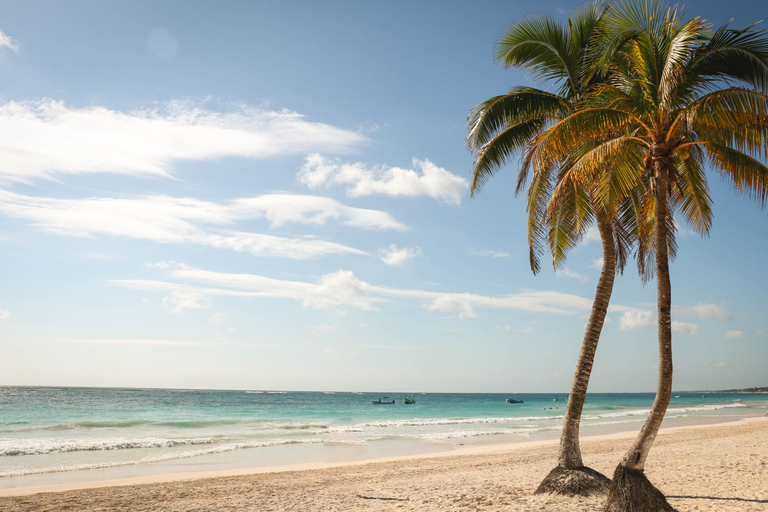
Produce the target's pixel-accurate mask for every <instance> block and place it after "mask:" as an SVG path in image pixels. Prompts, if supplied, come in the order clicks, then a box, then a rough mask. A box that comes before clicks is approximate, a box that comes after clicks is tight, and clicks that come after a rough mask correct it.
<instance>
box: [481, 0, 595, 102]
mask: <svg viewBox="0 0 768 512" xmlns="http://www.w3.org/2000/svg"><path fill="white" fill-rule="evenodd" d="M568 39H569V38H568V32H567V30H566V29H565V27H563V26H562V24H561V23H560V22H559V21H558V20H556V19H554V18H553V17H551V16H548V15H546V14H542V15H538V16H532V17H529V18H525V19H523V20H519V21H517V22H515V23H514V24H512V25H510V26H509V27H508V28H507V30H506V31H505V32H504V34H503V35H502V36H501V37H500V38H499V40H498V42H497V43H496V52H495V53H496V60H497V61H498V62H500V63H501V64H503V65H504V66H506V67H513V66H515V67H524V68H527V69H529V70H530V72H531V74H532V75H533V77H534V78H535V79H536V80H539V81H542V82H550V81H554V82H563V81H564V82H565V83H566V84H569V83H570V84H574V83H576V82H577V80H578V74H579V71H578V66H579V57H580V55H578V54H576V55H573V53H572V51H571V49H572V47H571V44H570V42H569V40H568ZM566 87H568V85H566ZM566 95H567V93H566Z"/></svg>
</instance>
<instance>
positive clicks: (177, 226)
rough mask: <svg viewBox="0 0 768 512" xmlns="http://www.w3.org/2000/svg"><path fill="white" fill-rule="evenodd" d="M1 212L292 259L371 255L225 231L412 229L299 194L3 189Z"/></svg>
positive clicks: (88, 232) (81, 228) (45, 223)
mask: <svg viewBox="0 0 768 512" xmlns="http://www.w3.org/2000/svg"><path fill="white" fill-rule="evenodd" d="M0 213H3V214H5V215H8V216H12V217H18V218H23V219H27V220H29V221H31V222H32V224H33V225H34V226H35V227H37V228H38V229H40V230H41V231H44V232H48V233H55V234H59V235H66V236H97V235H101V236H105V235H106V236H118V237H128V238H134V239H141V240H149V241H154V242H159V243H190V244H198V245H205V246H209V247H215V248H220V249H227V250H233V251H240V252H248V253H250V254H253V255H254V256H270V257H279V258H291V259H307V258H314V257H319V256H323V255H327V254H367V253H365V252H364V251H361V250H358V249H355V248H352V247H348V246H344V245H341V244H338V243H334V242H329V241H325V240H320V239H317V238H314V237H298V238H285V237H279V236H275V235H270V234H263V233H252V232H244V231H238V230H235V229H224V227H225V226H227V227H229V226H232V225H233V224H235V223H237V222H239V221H244V220H250V219H260V218H261V219H266V220H268V221H269V223H270V225H271V226H272V227H279V226H282V225H284V224H287V223H298V224H309V225H322V224H325V223H327V222H330V221H335V222H339V223H341V224H344V225H347V226H351V227H355V228H360V229H376V230H386V229H392V230H400V231H402V230H404V229H407V228H406V226H405V225H403V224H402V223H400V222H398V221H397V220H396V219H394V218H393V217H392V216H391V215H389V214H388V213H386V212H382V211H378V210H366V209H362V208H352V207H349V206H345V205H343V204H341V203H339V202H338V201H335V200H334V199H330V198H327V197H317V196H303V195H291V194H269V195H264V196H259V197H252V198H242V199H235V200H233V201H230V202H227V203H215V202H210V201H201V200H198V199H192V198H174V197H168V196H145V197H139V198H132V199H115V198H88V199H53V198H44V197H30V196H24V195H19V194H15V193H13V192H7V191H3V190H0ZM216 226H220V227H216Z"/></svg>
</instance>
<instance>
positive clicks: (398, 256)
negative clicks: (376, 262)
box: [378, 244, 421, 267]
mask: <svg viewBox="0 0 768 512" xmlns="http://www.w3.org/2000/svg"><path fill="white" fill-rule="evenodd" d="M378 254H379V257H380V258H381V261H383V262H384V264H385V265H389V266H390V267H399V266H400V265H402V264H403V263H405V262H406V261H409V260H412V259H413V258H417V257H419V256H421V248H419V247H403V248H398V247H397V245H395V244H391V245H390V246H389V247H387V248H386V249H379V252H378Z"/></svg>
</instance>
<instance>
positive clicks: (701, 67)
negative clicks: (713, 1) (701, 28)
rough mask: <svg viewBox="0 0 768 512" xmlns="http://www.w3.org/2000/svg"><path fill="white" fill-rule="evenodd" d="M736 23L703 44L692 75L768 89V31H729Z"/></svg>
mask: <svg viewBox="0 0 768 512" xmlns="http://www.w3.org/2000/svg"><path fill="white" fill-rule="evenodd" d="M732 21H733V20H731V21H728V22H726V23H724V24H722V25H721V26H720V27H719V28H718V29H717V30H716V31H715V32H714V33H713V34H712V35H711V36H710V37H709V40H708V41H707V43H706V44H705V45H703V46H702V47H701V48H700V50H699V52H698V54H697V56H696V59H695V61H694V62H693V63H692V65H691V69H690V72H691V73H692V74H695V75H702V76H709V77H711V78H710V80H712V81H714V80H722V79H726V80H727V79H731V80H738V81H741V82H744V83H747V84H749V85H751V86H752V87H755V88H757V89H759V90H762V91H766V90H768V32H766V30H752V28H753V27H754V26H755V25H757V24H755V25H753V26H752V27H749V28H747V29H745V30H733V29H730V28H728V27H729V25H730V24H731V22H732Z"/></svg>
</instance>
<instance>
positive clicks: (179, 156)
mask: <svg viewBox="0 0 768 512" xmlns="http://www.w3.org/2000/svg"><path fill="white" fill-rule="evenodd" d="M0 44H1V41H0ZM0 140H2V141H3V144H2V145H1V146H0V161H2V162H3V165H2V167H0V182H2V181H5V182H31V181H32V180H34V179H37V178H51V177H53V176H54V175H56V174H86V173H110V174H129V175H134V176H161V177H168V176H171V175H172V165H173V164H174V163H175V162H179V161H200V160H211V159H216V158H222V157H241V158H251V159H253V158H266V157H273V156H276V155H283V154H297V153H298V154H302V153H303V154H306V153H307V152H310V151H316V150H317V149H319V148H323V149H324V150H325V151H337V152H346V151H349V150H351V149H352V148H354V147H358V146H360V145H361V144H364V143H366V142H367V141H368V139H367V138H366V137H364V136H363V135H360V134H359V133H356V132H353V131H349V130H344V129H341V128H336V127H334V126H330V125H327V124H322V123H315V122H310V121H308V120H307V119H306V118H304V116H302V115H301V114H299V113H297V112H292V111H289V110H279V111H269V110H263V109H257V108H253V107H248V106H242V105H239V106H235V107H233V108H230V109H229V110H228V111H225V112H216V111H212V110H206V109H205V108H203V107H202V106H200V105H198V104H194V103H192V102H182V101H175V102H169V103H166V104H164V105H163V106H161V107H160V108H157V109H153V110H142V111H136V112H129V113H125V112H119V111H116V110H110V109H108V108H106V107H100V106H93V107H85V108H73V107H69V106H67V105H65V103H64V102H62V101H56V100H53V99H50V98H47V99H43V100H39V101H27V102H15V101H11V102H9V103H6V104H5V105H2V106H0Z"/></svg>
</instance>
